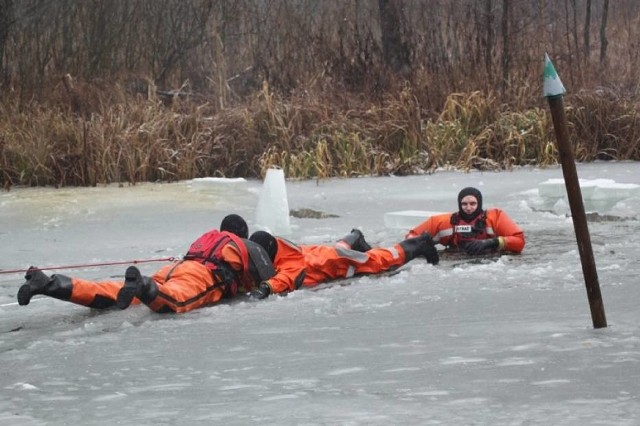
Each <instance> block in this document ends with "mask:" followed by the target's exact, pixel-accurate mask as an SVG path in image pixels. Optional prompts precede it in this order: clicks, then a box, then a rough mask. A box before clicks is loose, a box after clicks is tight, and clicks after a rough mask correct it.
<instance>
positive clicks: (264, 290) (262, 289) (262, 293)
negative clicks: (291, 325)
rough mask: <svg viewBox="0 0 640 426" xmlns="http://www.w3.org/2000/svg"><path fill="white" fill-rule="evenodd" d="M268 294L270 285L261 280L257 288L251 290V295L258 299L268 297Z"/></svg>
mask: <svg viewBox="0 0 640 426" xmlns="http://www.w3.org/2000/svg"><path fill="white" fill-rule="evenodd" d="M270 294H271V287H269V284H267V283H266V282H261V283H260V285H259V286H258V288H256V289H255V290H253V291H252V292H251V297H253V298H254V299H258V300H260V299H265V298H267V297H269V295H270Z"/></svg>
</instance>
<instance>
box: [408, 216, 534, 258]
mask: <svg viewBox="0 0 640 426" xmlns="http://www.w3.org/2000/svg"><path fill="white" fill-rule="evenodd" d="M424 232H426V233H428V234H429V235H431V237H432V238H433V241H435V242H436V243H438V244H442V245H443V246H446V247H447V248H448V249H450V250H457V249H461V248H462V247H463V246H464V243H465V242H467V241H470V240H485V239H491V238H498V243H499V245H498V249H499V250H504V251H508V252H511V253H520V252H522V249H524V244H525V240H524V232H523V231H522V229H521V228H520V227H519V226H518V225H517V224H516V223H515V222H514V221H513V220H512V219H511V218H510V217H509V216H508V215H507V214H506V213H505V212H504V211H502V210H500V209H487V210H485V211H484V212H482V213H481V214H479V215H477V216H476V217H475V218H474V219H473V220H471V221H468V222H467V221H465V220H464V219H462V217H460V215H459V214H458V213H453V214H450V213H444V214H439V215H435V216H431V217H430V218H429V219H427V220H426V221H424V222H422V223H421V224H420V225H418V226H416V227H415V228H413V229H411V230H410V231H409V233H408V234H407V238H411V237H415V236H418V235H420V234H422V233H424Z"/></svg>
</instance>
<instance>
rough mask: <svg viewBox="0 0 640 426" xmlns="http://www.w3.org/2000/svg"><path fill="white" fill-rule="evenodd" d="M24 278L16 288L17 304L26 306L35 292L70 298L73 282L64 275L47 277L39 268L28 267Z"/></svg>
mask: <svg viewBox="0 0 640 426" xmlns="http://www.w3.org/2000/svg"><path fill="white" fill-rule="evenodd" d="M24 278H25V279H26V280H27V281H26V282H25V283H24V284H22V285H21V286H20V288H19V289H18V304H19V305H21V306H26V305H28V304H29V302H30V301H31V298H32V297H33V296H35V295H36V294H43V295H45V296H49V297H53V298H56V299H60V300H69V299H71V290H72V289H73V283H72V282H71V278H69V277H67V276H66V275H52V276H51V277H49V276H48V275H47V274H45V273H44V272H42V271H41V270H40V269H38V268H35V267H33V266H32V267H30V268H29V270H28V271H27V273H26V274H25V276H24Z"/></svg>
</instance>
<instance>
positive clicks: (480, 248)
mask: <svg viewBox="0 0 640 426" xmlns="http://www.w3.org/2000/svg"><path fill="white" fill-rule="evenodd" d="M499 246H500V241H499V240H498V239H497V238H492V239H490V240H473V241H469V242H468V243H466V244H465V245H464V251H466V252H467V254H480V253H482V252H484V251H489V250H495V249H497V248H498V247H499Z"/></svg>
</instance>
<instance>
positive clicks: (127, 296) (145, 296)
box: [116, 266, 158, 309]
mask: <svg viewBox="0 0 640 426" xmlns="http://www.w3.org/2000/svg"><path fill="white" fill-rule="evenodd" d="M157 295H158V286H157V285H156V282H155V281H153V279H151V278H150V277H146V276H143V275H142V274H141V273H140V271H139V270H138V268H136V267H135V266H129V267H128V268H127V271H126V272H125V274H124V286H122V288H121V289H120V291H119V292H118V297H117V298H116V305H117V306H118V308H120V309H126V308H128V307H129V305H131V301H132V300H133V298H134V297H137V298H138V299H140V301H141V302H142V303H145V304H149V303H151V302H153V300H154V299H155V298H156V296H157Z"/></svg>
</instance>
